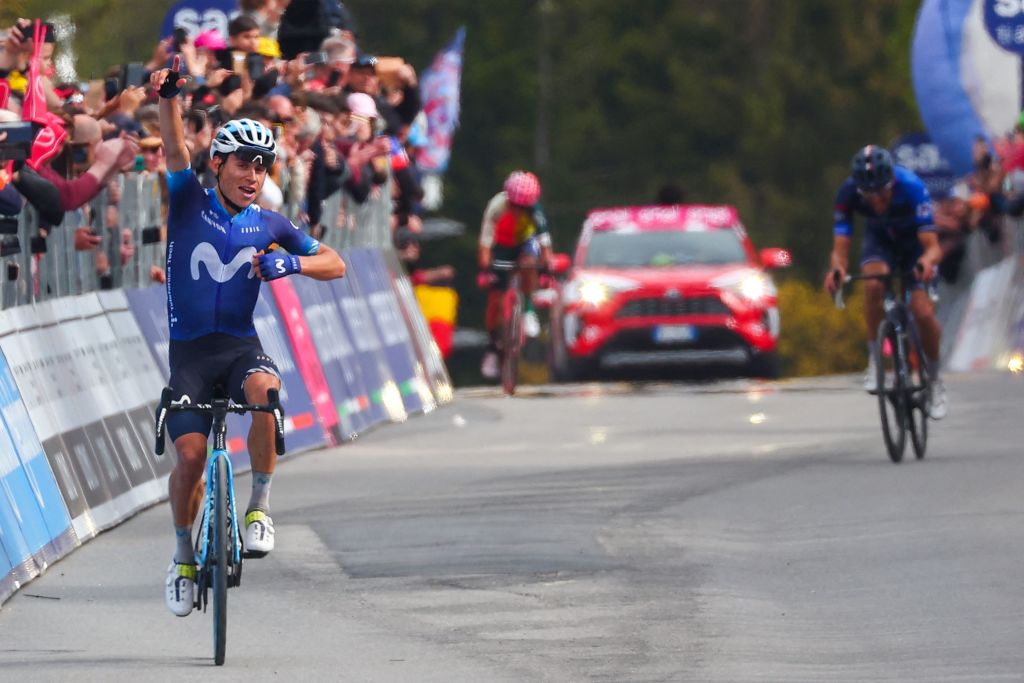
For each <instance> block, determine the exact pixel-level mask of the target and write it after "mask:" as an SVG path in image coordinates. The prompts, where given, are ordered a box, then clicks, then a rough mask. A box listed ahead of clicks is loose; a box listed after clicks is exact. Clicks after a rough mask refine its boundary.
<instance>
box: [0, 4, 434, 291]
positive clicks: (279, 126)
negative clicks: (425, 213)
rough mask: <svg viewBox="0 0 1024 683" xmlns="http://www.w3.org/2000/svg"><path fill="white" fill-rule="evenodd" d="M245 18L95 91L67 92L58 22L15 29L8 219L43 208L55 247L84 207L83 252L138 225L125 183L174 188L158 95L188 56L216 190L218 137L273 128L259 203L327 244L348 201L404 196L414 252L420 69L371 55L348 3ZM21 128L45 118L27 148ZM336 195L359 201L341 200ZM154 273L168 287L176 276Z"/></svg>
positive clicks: (263, 8)
mask: <svg viewBox="0 0 1024 683" xmlns="http://www.w3.org/2000/svg"><path fill="white" fill-rule="evenodd" d="M240 8H241V12H240V13H239V14H238V15H237V16H235V17H234V18H233V19H231V21H230V23H229V24H228V26H227V33H226V35H223V34H221V33H220V32H219V31H217V30H215V29H210V30H205V31H202V32H200V33H198V34H195V35H190V34H189V33H188V32H187V31H186V30H185V29H184V28H177V29H175V30H174V32H173V34H172V35H169V36H164V37H163V39H161V40H159V42H157V43H156V45H155V46H154V48H153V51H152V54H151V55H148V61H146V62H144V63H129V64H124V65H117V66H112V67H111V69H110V70H109V72H108V73H107V74H105V76H106V77H105V79H104V80H102V81H98V80H94V81H91V82H71V83H61V82H55V76H54V74H55V69H54V49H55V47H56V41H55V30H54V27H53V26H52V25H50V24H47V23H44V22H41V21H36V20H27V19H22V20H18V22H17V23H16V24H15V25H14V26H11V27H7V28H6V29H0V48H2V50H0V131H2V132H0V216H6V217H17V216H18V214H19V212H21V211H22V210H23V206H24V205H25V204H26V203H27V204H28V205H31V206H32V207H34V208H35V209H36V212H37V215H38V225H34V226H32V228H33V230H35V231H36V232H35V235H34V237H33V239H34V240H45V239H46V237H47V235H49V234H50V233H51V231H53V230H55V229H59V227H60V226H61V224H62V223H63V222H64V219H65V217H66V216H67V215H68V213H69V212H84V213H85V214H86V215H84V216H80V218H84V220H79V221H75V223H74V224H75V225H79V226H83V227H79V228H77V229H76V230H75V236H74V245H75V248H76V249H78V250H81V251H88V250H93V249H96V247H97V245H98V244H99V243H100V241H101V238H102V234H103V233H102V231H103V230H115V229H117V230H123V224H124V221H123V220H122V221H120V222H119V221H118V215H117V211H118V200H119V189H118V188H119V187H120V185H121V184H120V181H119V176H120V175H121V174H123V173H141V174H154V175H156V176H157V177H158V178H159V179H160V182H161V183H163V182H164V170H165V168H164V156H163V149H162V143H161V139H160V132H159V124H158V120H157V119H158V117H157V105H156V97H157V96H156V94H155V93H153V92H151V91H150V89H149V88H148V87H147V86H145V85H144V84H147V83H148V80H149V73H150V72H153V71H156V70H158V69H161V68H165V67H169V66H170V65H171V64H172V63H173V59H174V57H175V55H180V56H181V62H182V63H183V65H184V66H183V70H184V71H185V72H186V73H185V74H184V75H185V76H186V78H187V85H186V86H185V88H184V90H183V91H182V93H181V95H179V97H181V98H182V104H183V107H182V108H183V111H184V112H185V122H184V123H185V131H186V138H187V145H188V148H189V151H190V153H191V158H192V166H193V169H194V170H195V172H196V174H197V175H198V176H199V178H200V180H201V181H202V182H203V183H204V184H205V185H207V186H211V187H212V185H213V183H214V179H213V178H212V177H211V172H210V169H209V159H210V156H209V148H210V144H211V140H212V137H213V134H214V132H215V131H216V129H217V127H218V126H220V125H221V124H223V123H225V122H227V121H228V120H231V119H234V118H251V119H256V120H258V121H261V122H263V123H264V124H266V125H267V126H268V127H270V128H271V129H272V130H273V131H274V134H275V136H276V138H277V144H278V149H279V154H278V158H277V162H276V163H275V165H274V168H273V170H272V172H271V173H270V174H269V175H268V179H267V182H266V184H265V186H264V188H263V191H262V194H261V196H260V197H259V199H258V203H259V204H260V205H262V206H264V207H266V208H269V209H272V210H275V211H279V212H281V213H283V214H285V215H286V216H288V217H289V218H290V219H291V220H292V221H293V222H294V223H295V224H296V225H297V226H299V227H300V228H302V229H304V230H308V231H309V232H310V233H311V234H312V235H313V236H314V237H317V238H323V237H324V236H325V234H326V233H327V232H329V231H330V230H331V229H343V228H342V227H339V226H345V225H346V221H345V216H344V215H343V213H344V211H345V207H346V206H348V207H352V206H358V205H360V204H362V203H365V202H367V201H369V200H370V199H371V198H376V199H382V198H383V199H384V200H386V199H387V198H384V197H383V193H384V192H390V201H391V230H392V234H393V235H396V236H398V237H397V241H398V242H400V246H401V247H403V248H406V249H407V248H409V247H410V245H411V244H412V243H415V242H418V235H419V233H420V232H421V230H422V219H421V215H422V206H421V199H422V190H421V185H420V174H419V171H418V169H417V166H416V163H415V158H416V149H417V147H418V146H419V145H421V144H423V142H424V141H425V139H426V138H425V130H424V129H425V119H424V117H423V115H422V103H421V100H420V94H419V86H418V81H417V73H416V71H415V70H414V68H413V67H412V66H411V65H410V64H408V63H406V62H405V61H404V60H403V59H401V58H399V57H378V56H375V55H374V54H371V53H370V52H368V51H367V50H365V49H363V46H362V45H360V43H359V34H358V31H357V28H356V26H355V23H354V21H353V17H352V15H351V13H350V12H349V11H348V10H347V8H345V7H344V5H343V4H342V3H341V2H338V1H337V0H290V1H289V0H241V2H240ZM35 82H38V83H39V87H38V88H37V89H33V87H32V84H33V83H35ZM101 83H102V87H101V86H100V84H101ZM40 92H41V98H42V99H41V100H40V95H39V93H40ZM41 109H45V111H40V110H41ZM22 119H26V120H32V121H35V122H36V124H35V125H33V126H32V131H31V135H30V136H29V137H30V138H31V139H30V140H29V142H27V143H26V142H25V141H24V139H23V138H24V131H23V129H22V126H23V125H24V124H21V123H19V122H21V121H22ZM47 121H48V122H49V123H46V122H47ZM47 126H48V127H49V130H48V129H47ZM54 139H55V140H56V142H55V143H53V144H50V145H49V146H47V141H50V142H53V140H54ZM389 179H390V182H389ZM101 193H106V194H105V199H106V201H105V202H104V210H103V212H102V213H103V215H94V214H96V212H95V211H94V210H92V207H91V205H90V201H91V200H93V199H94V198H95V197H97V196H98V195H100V194H101ZM337 193H342V196H343V197H344V198H345V200H346V201H342V202H329V201H328V200H329V199H331V198H332V197H334V196H335V195H336V194H337ZM339 206H340V207H341V208H340V210H339V211H340V213H341V214H342V215H333V214H332V215H325V207H339ZM164 211H165V215H166V207H164ZM7 220H8V222H10V218H8V219H7ZM118 225H121V226H122V228H118V227H117V226H118ZM124 233H125V234H119V235H116V236H115V237H116V238H117V242H118V243H119V244H121V248H120V250H119V253H120V256H121V259H122V261H127V260H129V259H131V258H132V255H133V253H134V248H133V245H132V244H131V232H130V231H124ZM96 261H97V264H96V268H97V271H98V273H99V274H100V275H101V276H102V271H103V269H104V268H109V263H106V262H105V261H104V259H103V258H101V257H100V255H99V254H97V260H96ZM152 277H153V279H155V280H158V281H159V280H160V279H161V278H162V272H161V271H160V270H159V269H154V271H153V273H152Z"/></svg>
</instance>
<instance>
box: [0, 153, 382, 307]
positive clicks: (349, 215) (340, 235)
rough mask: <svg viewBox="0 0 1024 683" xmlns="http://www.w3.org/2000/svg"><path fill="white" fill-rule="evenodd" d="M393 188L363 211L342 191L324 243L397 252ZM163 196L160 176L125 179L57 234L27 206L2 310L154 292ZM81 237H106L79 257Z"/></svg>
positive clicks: (6, 248)
mask: <svg viewBox="0 0 1024 683" xmlns="http://www.w3.org/2000/svg"><path fill="white" fill-rule="evenodd" d="M391 183H392V181H391V179H390V178H389V179H388V181H387V182H386V183H385V184H384V185H381V186H380V187H377V188H375V189H374V190H373V194H372V195H371V196H370V197H369V198H368V199H367V201H366V202H364V203H362V204H359V203H357V202H355V201H353V200H352V199H351V198H350V197H349V196H348V195H346V194H345V193H344V192H343V191H338V192H335V193H334V194H333V195H331V196H330V197H328V198H327V199H326V200H325V201H324V212H323V222H322V224H323V226H324V227H325V234H324V238H323V241H324V242H325V243H326V244H328V245H329V246H331V247H333V248H334V249H338V250H341V249H347V248H350V247H378V248H382V249H389V248H391ZM164 192H165V190H164V186H163V183H162V179H161V178H160V177H159V176H158V175H157V174H155V173H147V172H142V173H124V174H120V175H118V176H117V177H116V178H115V179H114V180H113V181H112V182H111V183H110V184H109V185H108V187H107V188H105V189H104V190H103V191H102V192H100V194H98V195H97V196H96V197H95V198H93V199H92V200H91V201H90V202H88V203H87V204H86V205H85V206H83V207H82V208H80V209H76V210H75V211H70V212H68V213H66V214H64V220H63V222H62V223H61V225H59V226H57V227H53V228H48V227H46V226H45V225H41V224H40V220H39V215H38V212H36V211H35V210H34V209H33V208H32V207H31V206H28V205H26V206H25V208H24V209H23V210H22V212H21V214H19V216H18V228H17V234H16V235H2V236H0V237H2V241H0V263H2V272H0V309H6V308H12V307H15V306H22V305H25V304H30V303H34V302H40V301H46V300H48V299H53V298H57V297H62V296H71V295H76V294H84V293H86V292H93V291H97V290H105V289H120V288H125V289H134V288H140V287H146V286H148V285H150V284H152V283H153V279H152V272H153V270H154V269H161V270H162V269H163V267H164V262H165V239H166V222H165V217H166V210H165V208H164V205H163V193H164ZM282 213H284V214H285V215H286V216H288V217H289V218H292V219H293V220H296V219H297V218H298V217H300V216H301V215H302V211H301V210H300V207H297V206H294V205H288V206H285V207H284V209H283V210H282ZM296 222H297V223H298V221H297V220H296ZM299 225H300V227H304V226H302V225H301V223H299ZM80 229H85V230H90V231H92V232H93V233H94V234H96V235H98V236H99V237H100V242H99V243H98V244H97V245H96V247H95V248H93V249H90V250H85V251H77V250H76V249H75V233H76V231H77V230H80Z"/></svg>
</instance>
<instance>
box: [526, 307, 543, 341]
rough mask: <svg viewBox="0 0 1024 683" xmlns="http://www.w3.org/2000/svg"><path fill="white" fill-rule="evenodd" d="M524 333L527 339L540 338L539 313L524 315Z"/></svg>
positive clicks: (532, 312) (531, 312) (528, 312)
mask: <svg viewBox="0 0 1024 683" xmlns="http://www.w3.org/2000/svg"><path fill="white" fill-rule="evenodd" d="M523 332H525V333H526V336H527V337H538V336H540V318H538V317H537V311H526V312H525V313H523Z"/></svg>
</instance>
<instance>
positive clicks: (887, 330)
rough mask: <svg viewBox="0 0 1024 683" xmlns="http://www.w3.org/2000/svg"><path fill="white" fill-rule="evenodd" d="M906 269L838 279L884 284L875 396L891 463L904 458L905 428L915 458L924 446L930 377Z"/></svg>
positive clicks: (839, 303)
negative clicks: (898, 271)
mask: <svg viewBox="0 0 1024 683" xmlns="http://www.w3.org/2000/svg"><path fill="white" fill-rule="evenodd" d="M911 278H912V274H911V273H907V274H905V275H903V276H902V277H900V276H897V275H895V274H893V273H886V274H883V275H848V276H846V279H845V280H844V282H843V284H846V283H849V282H851V281H854V280H879V281H881V282H882V284H883V285H884V287H885V299H884V304H883V308H884V311H885V317H884V318H883V319H882V322H881V323H879V325H878V334H877V337H876V342H877V343H876V344H875V351H874V353H875V371H876V373H877V375H876V376H877V388H876V391H875V393H876V395H877V397H878V410H879V414H880V417H881V421H882V437H883V439H884V440H885V447H886V449H887V450H888V451H889V458H890V459H891V460H892V461H893V462H900V461H901V460H902V459H903V450H904V449H905V448H906V441H907V432H910V440H911V441H912V442H913V445H914V454H915V455H916V456H917V458H918V459H919V460H920V459H921V458H923V457H924V453H925V449H926V447H927V445H928V408H929V402H930V400H931V385H932V377H931V370H930V368H929V366H928V359H927V356H925V353H924V347H923V346H922V344H921V333H920V332H919V331H918V329H917V323H915V322H914V316H913V315H912V314H911V312H910V293H911V290H910V289H908V288H906V286H905V283H906V282H907V281H909V280H910V279H911ZM836 306H838V307H839V308H843V307H844V306H843V290H842V288H841V287H840V288H838V289H837V290H836Z"/></svg>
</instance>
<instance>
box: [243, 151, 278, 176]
mask: <svg viewBox="0 0 1024 683" xmlns="http://www.w3.org/2000/svg"><path fill="white" fill-rule="evenodd" d="M235 156H237V157H238V158H239V159H240V160H241V161H242V162H244V163H247V164H256V165H257V166H259V167H260V168H262V169H263V170H264V171H269V170H270V167H271V166H273V165H274V161H275V160H276V159H277V155H276V154H273V153H271V152H268V151H267V150H265V149H260V148H259V147H249V146H246V145H243V146H241V147H239V148H238V149H236V150H235Z"/></svg>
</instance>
